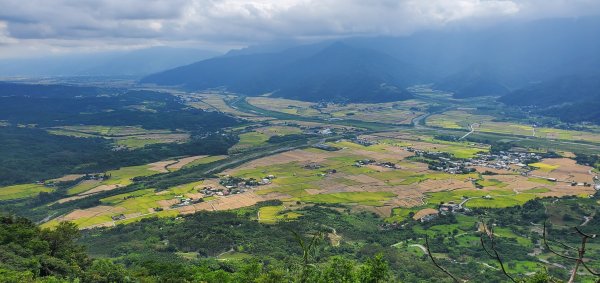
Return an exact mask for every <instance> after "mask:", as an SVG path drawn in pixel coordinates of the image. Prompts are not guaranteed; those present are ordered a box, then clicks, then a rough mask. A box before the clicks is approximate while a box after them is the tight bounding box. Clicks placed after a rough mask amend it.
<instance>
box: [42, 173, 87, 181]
mask: <svg viewBox="0 0 600 283" xmlns="http://www.w3.org/2000/svg"><path fill="white" fill-rule="evenodd" d="M83 176H85V175H83V174H69V175H65V176H62V177H60V178H56V179H52V180H48V182H69V181H75V180H77V179H79V178H81V177H83Z"/></svg>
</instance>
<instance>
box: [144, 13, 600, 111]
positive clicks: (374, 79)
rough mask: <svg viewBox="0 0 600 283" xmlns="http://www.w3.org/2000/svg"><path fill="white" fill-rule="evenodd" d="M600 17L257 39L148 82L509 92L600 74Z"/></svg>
mask: <svg viewBox="0 0 600 283" xmlns="http://www.w3.org/2000/svg"><path fill="white" fill-rule="evenodd" d="M598 34H600V18H598V17H588V18H577V19H546V20H539V21H534V22H529V23H519V24H516V23H507V24H504V25H499V26H493V27H489V28H486V29H481V30H444V31H430V32H421V33H416V34H414V35H411V36H407V37H375V38H350V39H345V40H337V41H327V42H320V43H317V44H311V45H303V46H295V47H292V48H287V49H286V47H287V46H286V45H285V44H281V45H280V47H279V48H280V49H278V46H277V45H270V46H266V47H262V48H261V47H260V46H259V47H251V48H247V49H244V50H237V51H233V52H230V53H229V54H227V55H225V56H222V57H217V58H212V59H209V60H205V61H200V62H197V63H193V64H190V65H187V66H183V67H179V68H175V69H172V70H167V71H164V72H160V73H157V74H153V75H150V76H147V77H145V78H144V79H142V81H141V82H143V83H154V84H159V85H178V86H182V87H185V88H188V89H206V88H217V87H224V88H227V89H230V90H232V91H236V92H240V93H243V94H246V95H261V94H265V93H271V95H273V96H280V97H287V98H293V99H300V100H309V101H318V100H331V99H336V98H340V97H343V98H345V99H347V100H349V101H357V102H367V101H369V102H377V101H390V100H402V99H406V98H409V97H410V94H409V93H407V92H406V91H405V88H406V87H407V86H408V85H411V84H415V83H433V84H434V85H435V87H436V88H439V89H442V90H446V91H452V92H454V93H455V96H456V97H462V98H464V97H473V96H484V95H492V96H502V95H505V94H508V93H510V92H512V91H515V90H518V89H521V88H525V87H528V86H530V85H532V84H537V83H540V82H546V81H552V80H555V79H560V78H561V77H565V76H569V77H578V76H587V77H590V76H595V75H598V74H599V72H600V71H599V68H598V66H599V65H598V62H600V52H598V50H600V37H598V36H597V35H598Z"/></svg>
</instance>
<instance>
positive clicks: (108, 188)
mask: <svg viewBox="0 0 600 283" xmlns="http://www.w3.org/2000/svg"><path fill="white" fill-rule="evenodd" d="M119 187H120V186H119V185H100V186H97V187H95V188H93V189H91V190H89V191H86V192H83V193H81V194H79V196H87V195H92V194H95V193H99V192H105V191H111V190H114V189H116V188H119Z"/></svg>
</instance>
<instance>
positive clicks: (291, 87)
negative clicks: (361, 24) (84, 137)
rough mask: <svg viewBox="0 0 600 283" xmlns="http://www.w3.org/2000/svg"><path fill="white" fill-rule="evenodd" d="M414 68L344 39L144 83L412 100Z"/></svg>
mask: <svg viewBox="0 0 600 283" xmlns="http://www.w3.org/2000/svg"><path fill="white" fill-rule="evenodd" d="M420 76H421V74H420V72H419V71H417V69H416V68H414V67H413V66H410V65H409V64H405V63H402V62H400V61H399V60H397V59H395V58H393V57H391V56H389V55H387V54H383V53H380V52H377V51H374V50H368V49H363V48H356V47H352V46H349V45H347V44H344V43H339V42H337V43H333V44H331V45H328V46H326V47H324V48H323V47H322V46H320V45H311V46H305V47H299V48H292V49H287V50H284V51H282V52H278V53H261V54H254V55H240V56H225V57H220V58H213V59H209V60H205V61H201V62H197V63H194V64H191V65H187V66H183V67H179V68H175V69H172V70H168V71H165V72H161V73H158V74H154V75H150V76H147V77H145V78H143V79H142V80H141V82H142V83H155V84H161V85H179V86H182V87H185V88H188V89H206V88H216V87H226V88H228V89H230V90H232V91H236V92H239V93H242V94H246V95H262V94H265V93H270V94H271V95H272V96H274V97H285V98H291V99H298V100H306V101H321V100H329V101H331V100H341V101H350V102H385V101H397V100H404V99H408V98H411V97H412V95H411V94H410V93H409V92H407V91H406V90H405V88H406V87H407V86H410V85H411V84H414V83H417V82H419V80H420Z"/></svg>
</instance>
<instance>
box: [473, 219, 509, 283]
mask: <svg viewBox="0 0 600 283" xmlns="http://www.w3.org/2000/svg"><path fill="white" fill-rule="evenodd" d="M482 225H484V229H485V230H489V231H490V232H489V233H486V234H487V236H488V238H489V239H490V243H491V244H490V246H491V249H492V251H493V252H494V254H493V255H492V253H490V252H489V251H488V249H487V248H486V247H485V242H484V241H483V234H482V235H481V236H480V237H479V240H480V241H481V246H482V247H483V250H484V251H485V252H486V253H487V254H488V255H489V256H490V257H492V258H495V259H496V261H498V263H499V264H500V268H501V269H502V273H504V275H506V277H508V278H509V279H510V280H511V281H512V282H515V283H516V282H517V281H516V280H515V279H514V278H513V277H512V276H510V274H508V272H506V268H504V262H502V258H500V254H498V251H497V250H496V244H495V242H494V230H493V228H491V229H487V225H485V223H483V222H482Z"/></svg>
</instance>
